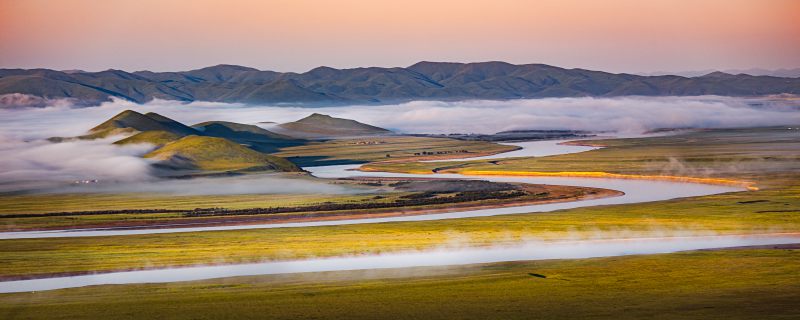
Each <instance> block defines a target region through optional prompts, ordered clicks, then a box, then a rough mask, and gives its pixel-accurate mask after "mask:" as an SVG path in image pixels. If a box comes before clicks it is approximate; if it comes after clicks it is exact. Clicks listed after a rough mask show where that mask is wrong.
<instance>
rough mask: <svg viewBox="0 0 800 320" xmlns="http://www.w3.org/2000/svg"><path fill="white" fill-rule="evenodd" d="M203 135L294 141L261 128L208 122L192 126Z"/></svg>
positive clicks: (231, 123) (233, 123)
mask: <svg viewBox="0 0 800 320" xmlns="http://www.w3.org/2000/svg"><path fill="white" fill-rule="evenodd" d="M192 128H194V129H195V130H197V131H200V132H201V133H202V134H203V135H206V136H211V137H219V138H226V139H230V140H234V141H239V140H243V141H269V140H294V139H295V138H292V137H290V136H287V135H283V134H279V133H275V132H272V131H269V130H266V129H264V128H261V127H259V126H254V125H249V124H241V123H236V122H227V121H206V122H202V123H198V124H195V125H193V126H192Z"/></svg>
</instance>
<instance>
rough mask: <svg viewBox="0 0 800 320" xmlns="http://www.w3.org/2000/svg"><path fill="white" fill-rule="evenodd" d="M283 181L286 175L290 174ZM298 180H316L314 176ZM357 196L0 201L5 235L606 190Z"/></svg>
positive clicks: (434, 184)
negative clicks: (10, 233)
mask: <svg viewBox="0 0 800 320" xmlns="http://www.w3.org/2000/svg"><path fill="white" fill-rule="evenodd" d="M284 176H285V175H284ZM296 178H298V179H303V180H311V181H317V179H311V178H308V177H302V176H298V177H296ZM324 181H325V182H326V183H331V184H337V185H346V186H348V187H350V188H352V190H353V192H357V191H358V190H360V192H359V193H358V194H342V195H325V194H243V195H204V196H179V195H168V194H167V195H165V194H136V193H129V194H96V193H94V194H32V195H6V196H0V230H4V231H22V230H31V229H53V228H98V227H135V226H139V227H144V226H148V225H153V224H164V223H169V224H191V225H195V226H196V225H199V224H236V223H267V222H271V223H279V222H290V221H301V220H302V221H308V220H314V219H317V220H319V219H354V218H366V217H376V216H380V217H388V216H398V215H407V214H428V213H433V212H446V211H453V210H457V209H460V208H491V207H500V206H510V205H528V204H533V203H544V202H562V201H574V200H577V199H581V198H586V197H592V198H594V197H609V196H617V195H618V192H617V191H613V190H607V189H596V188H585V187H572V186H552V185H529V184H502V183H493V182H487V181H470V180H413V181H403V180H393V179H363V180H362V179H343V180H335V181H329V180H324Z"/></svg>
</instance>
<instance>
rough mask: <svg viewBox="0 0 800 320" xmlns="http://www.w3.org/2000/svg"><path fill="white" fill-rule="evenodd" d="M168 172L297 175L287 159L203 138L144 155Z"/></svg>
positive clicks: (182, 141) (234, 144)
mask: <svg viewBox="0 0 800 320" xmlns="http://www.w3.org/2000/svg"><path fill="white" fill-rule="evenodd" d="M145 158H152V159H155V160H158V161H160V163H159V165H160V166H162V167H167V168H170V169H183V170H206V171H232V170H245V169H247V170H257V171H280V172H300V171H302V170H300V168H298V167H297V166H295V165H294V164H293V163H291V162H289V161H288V160H286V159H284V158H281V157H276V156H270V155H267V154H263V153H261V152H258V151H254V150H251V149H249V148H247V147H244V146H242V145H240V144H238V143H235V142H233V141H230V140H227V139H223V138H216V137H202V136H194V135H192V136H186V137H183V138H181V139H179V140H177V141H173V142H170V143H168V144H166V145H164V146H163V147H161V148H158V149H156V150H154V151H152V152H150V153H148V154H146V155H145Z"/></svg>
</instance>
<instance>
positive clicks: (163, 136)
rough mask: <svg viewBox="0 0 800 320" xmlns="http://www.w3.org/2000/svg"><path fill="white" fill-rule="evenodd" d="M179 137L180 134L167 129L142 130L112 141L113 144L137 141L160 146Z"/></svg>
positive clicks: (134, 142) (135, 142)
mask: <svg viewBox="0 0 800 320" xmlns="http://www.w3.org/2000/svg"><path fill="white" fill-rule="evenodd" d="M180 138H181V136H179V135H177V134H174V133H172V132H167V131H161V130H156V131H144V132H139V133H137V134H135V135H132V136H130V137H127V138H125V139H122V140H119V141H117V142H114V144H116V145H126V144H137V143H149V144H153V145H156V146H159V147H160V146H163V145H165V144H167V143H170V142H172V141H175V140H178V139H180Z"/></svg>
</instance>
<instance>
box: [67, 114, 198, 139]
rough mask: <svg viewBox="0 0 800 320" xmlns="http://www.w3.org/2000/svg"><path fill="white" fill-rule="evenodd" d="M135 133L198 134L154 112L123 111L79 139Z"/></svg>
mask: <svg viewBox="0 0 800 320" xmlns="http://www.w3.org/2000/svg"><path fill="white" fill-rule="evenodd" d="M136 131H140V132H144V131H165V132H169V133H172V134H175V135H179V136H186V135H192V134H198V132H197V130H194V129H192V128H190V127H188V126H186V125H184V124H182V123H180V122H177V121H175V120H172V119H170V118H167V117H165V116H162V115H160V114H157V113H154V112H149V113H147V114H141V113H138V112H136V111H133V110H125V111H123V112H121V113H120V114H118V115H116V116H114V117H113V118H111V119H108V120H107V121H106V122H103V123H101V124H100V125H98V126H96V127H94V128H92V129H91V130H89V134H88V135H85V136H82V137H81V138H84V139H91V138H104V137H107V136H110V135H113V134H118V133H132V132H136Z"/></svg>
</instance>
